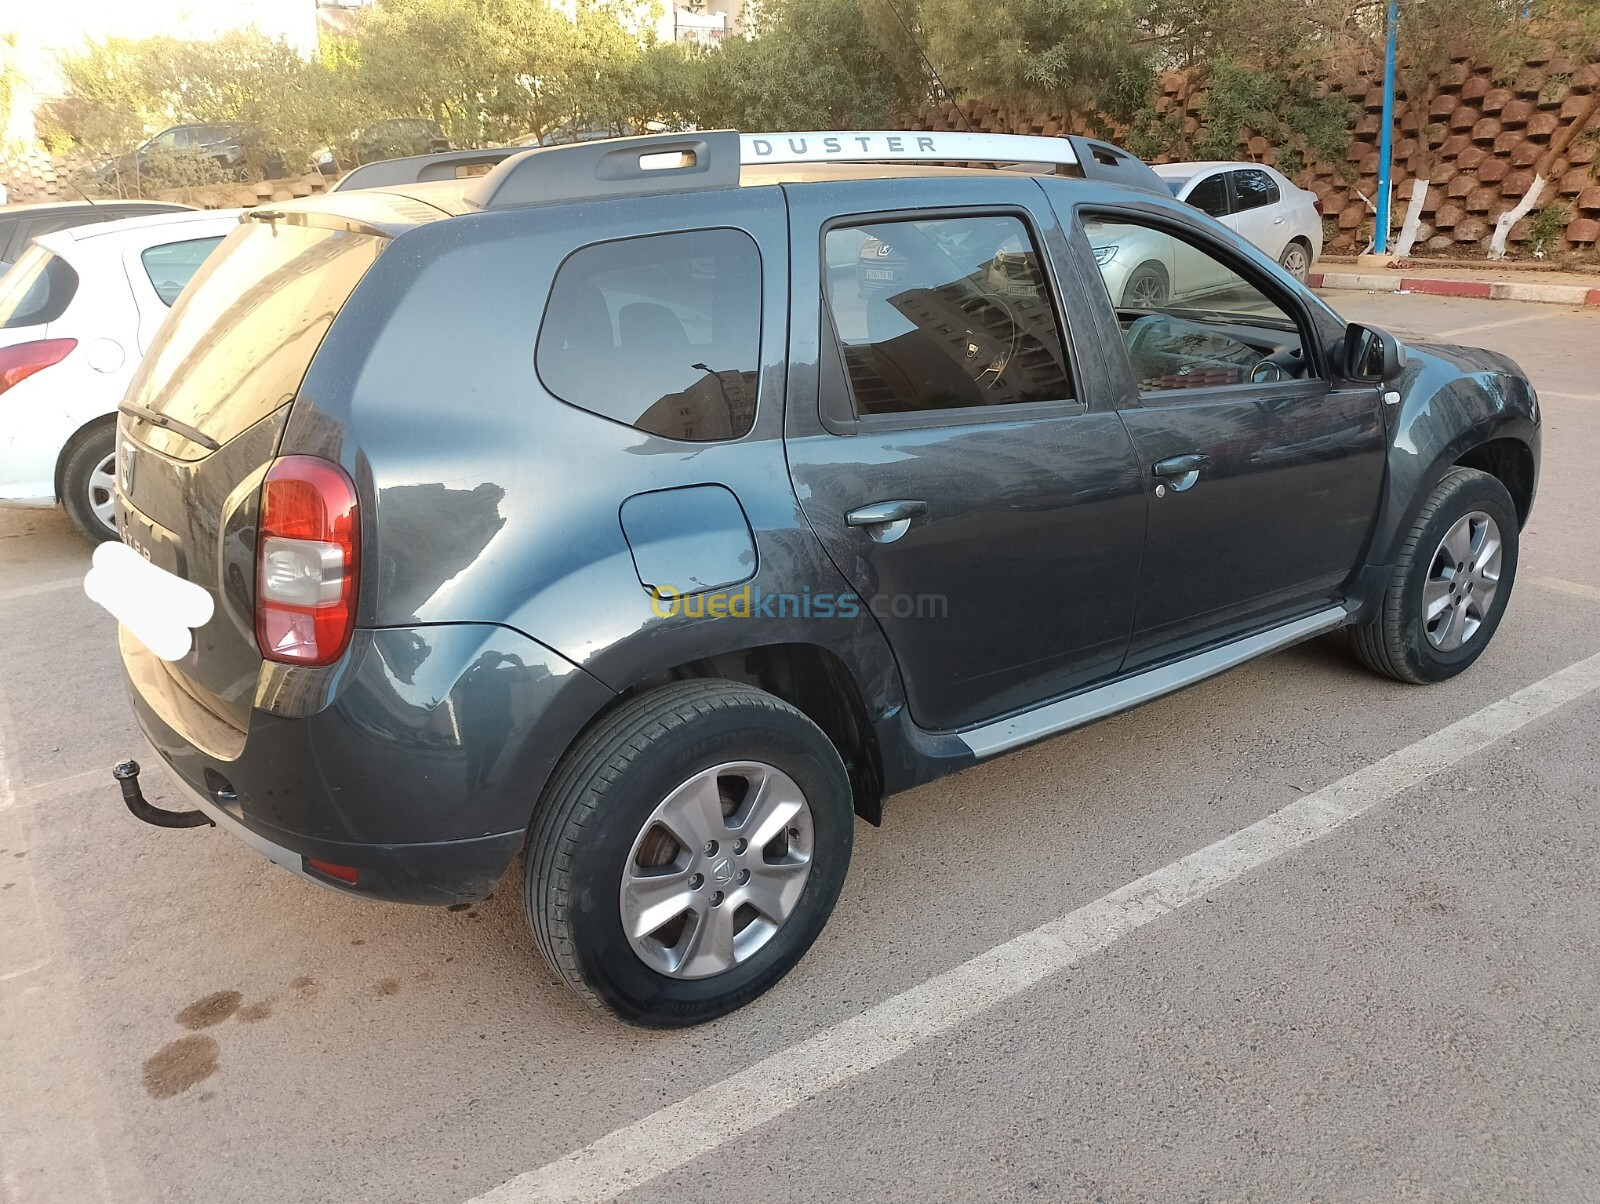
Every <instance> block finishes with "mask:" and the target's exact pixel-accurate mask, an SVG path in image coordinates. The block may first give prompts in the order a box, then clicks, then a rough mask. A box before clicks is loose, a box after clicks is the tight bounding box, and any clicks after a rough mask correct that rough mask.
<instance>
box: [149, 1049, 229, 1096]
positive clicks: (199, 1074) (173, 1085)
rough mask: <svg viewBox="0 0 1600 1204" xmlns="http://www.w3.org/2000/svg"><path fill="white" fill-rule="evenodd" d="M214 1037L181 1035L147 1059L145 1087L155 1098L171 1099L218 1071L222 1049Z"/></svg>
mask: <svg viewBox="0 0 1600 1204" xmlns="http://www.w3.org/2000/svg"><path fill="white" fill-rule="evenodd" d="M221 1048H222V1047H221V1046H219V1045H218V1044H217V1042H216V1038H214V1037H200V1036H195V1037H179V1038H178V1039H177V1040H176V1041H171V1042H168V1043H167V1044H166V1045H163V1046H162V1047H161V1048H160V1049H159V1050H158V1051H156V1053H154V1054H152V1055H151V1056H150V1057H149V1058H147V1059H146V1060H145V1064H144V1089H145V1090H146V1091H147V1092H149V1093H150V1096H151V1098H153V1099H171V1098H172V1097H173V1096H174V1095H179V1094H181V1093H183V1092H185V1091H187V1090H189V1088H190V1087H193V1086H194V1085H195V1084H196V1083H198V1082H201V1081H202V1080H204V1079H208V1078H210V1077H211V1076H212V1075H214V1074H216V1073H217V1054H218V1052H219V1051H220V1050H221Z"/></svg>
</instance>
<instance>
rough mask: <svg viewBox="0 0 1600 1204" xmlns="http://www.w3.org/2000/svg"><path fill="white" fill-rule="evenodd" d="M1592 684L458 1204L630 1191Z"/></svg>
mask: <svg viewBox="0 0 1600 1204" xmlns="http://www.w3.org/2000/svg"><path fill="white" fill-rule="evenodd" d="M1597 687H1600V654H1597V655H1595V656H1591V657H1589V658H1588V659H1587V660H1583V661H1579V662H1578V663H1576V664H1574V665H1570V666H1568V667H1567V668H1565V669H1562V670H1561V671H1559V672H1557V673H1553V674H1551V675H1550V676H1549V677H1546V678H1545V679H1543V680H1542V681H1539V682H1536V683H1534V684H1533V685H1531V686H1528V687H1526V688H1525V689H1521V690H1518V691H1517V692H1516V693H1515V694H1512V695H1511V696H1510V697H1508V698H1504V699H1501V700H1500V701H1499V702H1496V703H1492V704H1490V705H1489V706H1486V707H1484V708H1483V709H1482V710H1481V711H1477V712H1476V713H1474V714H1472V715H1469V716H1467V717H1466V718H1465V719H1462V720H1460V721H1459V722H1457V723H1453V724H1451V725H1450V726H1449V727H1447V728H1444V729H1442V730H1440V731H1437V732H1435V733H1433V735H1431V736H1427V737H1424V738H1423V739H1421V740H1419V741H1417V742H1416V743H1415V744H1412V745H1408V746H1407V747H1405V748H1402V749H1400V750H1399V751H1398V752H1394V753H1391V754H1389V755H1388V756H1387V757H1384V758H1383V759H1382V760H1381V761H1377V762H1375V763H1374V764H1372V765H1369V766H1367V767H1366V768H1364V769H1358V770H1357V771H1356V772H1355V773H1352V774H1350V775H1349V776H1347V777H1343V778H1340V779H1339V780H1338V781H1336V782H1333V783H1331V784H1330V785H1327V786H1324V787H1323V788H1322V789H1321V790H1318V791H1316V792H1315V793H1313V794H1308V795H1306V796H1305V797H1304V798H1302V799H1299V800H1298V801H1296V802H1293V803H1291V804H1289V805H1288V806H1287V807H1285V808H1283V810H1281V811H1277V812H1274V813H1273V814H1272V815H1269V816H1267V817H1266V818H1265V819H1262V820H1259V821H1258V822H1256V823H1253V824H1251V825H1250V826H1249V827H1247V828H1243V829H1241V830H1240V831H1238V832H1235V833H1234V834H1233V835H1231V836H1227V837H1224V838H1223V839H1222V840H1219V841H1217V842H1216V843H1215V844H1212V845H1208V846H1207V847H1206V848H1203V849H1201V850H1199V851H1198V852H1195V853H1190V854H1189V855H1188V856H1187V857H1183V858H1180V859H1179V860H1177V861H1174V862H1173V863H1172V864H1171V865H1168V866H1165V867H1163V868H1162V869H1159V870H1156V871H1155V872H1154V873H1151V874H1146V875H1145V876H1144V877H1143V878H1140V879H1139V880H1138V881H1136V882H1130V883H1129V884H1128V885H1127V886H1124V887H1122V888H1121V889H1119V890H1115V891H1112V892H1111V893H1110V894H1109V895H1106V896H1105V897H1104V898H1102V899H1098V900H1096V901H1095V902H1093V903H1090V904H1088V905H1087V906H1085V907H1080V908H1079V909H1078V910H1077V911H1074V912H1070V913H1068V914H1067V915H1065V916H1062V917H1061V918H1059V919H1056V920H1052V921H1050V922H1049V923H1046V924H1043V925H1041V926H1040V927H1038V928H1035V929H1033V930H1032V931H1030V932H1025V933H1023V934H1022V935H1020V936H1017V937H1013V938H1012V939H1011V940H1009V941H1006V942H1005V943H1004V944H1002V945H997V946H996V947H995V948H993V949H990V950H989V951H988V952H986V953H982V954H979V955H978V956H977V957H975V958H973V959H972V960H971V961H968V962H964V963H962V964H961V965H959V966H956V967H954V968H953V969H950V970H946V971H945V972H944V973H942V974H939V975H937V976H935V977H934V978H931V979H929V980H928V981H927V982H925V983H922V984H921V985H920V986H916V987H912V988H911V989H910V990H907V991H904V992H902V993H901V994H899V995H895V996H893V997H891V998H889V999H886V1000H884V1001H883V1002H882V1003H880V1004H878V1005H877V1006H875V1007H873V1008H870V1009H869V1010H868V1011H866V1012H863V1013H862V1014H861V1015H859V1016H855V1017H853V1018H851V1019H849V1020H846V1021H843V1022H842V1023H840V1024H836V1025H834V1026H833V1027H831V1028H828V1029H824V1030H823V1031H822V1032H819V1033H817V1034H816V1035H815V1036H813V1037H810V1038H808V1039H807V1040H805V1041H802V1042H800V1043H799V1044H797V1045H793V1046H790V1047H789V1048H788V1049H785V1050H782V1051H780V1052H778V1053H775V1054H772V1055H771V1056H769V1057H766V1058H763V1059H762V1060H761V1061H759V1062H756V1063H755V1064H754V1065H752V1066H749V1067H747V1068H745V1069H744V1070H741V1071H739V1072H738V1073H737V1074H734V1075H732V1076H730V1077H729V1078H726V1079H723V1080H722V1081H721V1082H718V1083H713V1084H712V1085H711V1086H709V1087H706V1088H704V1089H703V1090H700V1091H697V1092H695V1093H694V1094H693V1095H691V1096H689V1097H688V1098H686V1099H683V1100H680V1101H679V1102H677V1103H675V1104H671V1105H669V1106H667V1107H665V1108H662V1109H661V1110H660V1111H658V1112H652V1113H651V1114H650V1115H649V1116H646V1117H644V1118H643V1119H642V1120H639V1121H636V1122H634V1123H633V1124H631V1125H627V1126H625V1127H623V1128H620V1129H617V1130H616V1131H615V1132H612V1133H608V1134H607V1135H606V1136H604V1137H601V1138H600V1139H598V1140H597V1141H594V1142H591V1143H590V1144H589V1145H586V1146H584V1147H583V1148H582V1149H579V1150H574V1151H573V1152H572V1153H570V1154H568V1155H566V1156H565V1157H563V1158H559V1159H557V1160H556V1161H554V1162H551V1163H548V1164H547V1165H545V1166H542V1167H540V1168H539V1169H538V1170H534V1171H529V1172H527V1173H525V1174H522V1175H519V1176H517V1177H516V1178H515V1179H511V1180H508V1181H507V1182H505V1183H502V1184H501V1185H500V1186H499V1187H496V1188H494V1189H492V1190H491V1191H488V1192H486V1193H484V1194H483V1195H481V1196H477V1197H474V1199H473V1200H471V1201H469V1202H468V1204H532V1202H533V1201H571V1202H580V1201H591V1200H609V1199H611V1198H613V1197H614V1196H617V1195H620V1194H621V1193H622V1192H625V1191H631V1190H632V1189H634V1188H636V1187H639V1186H641V1185H642V1184H645V1183H648V1182H650V1181H651V1180H652V1179H655V1178H656V1177H658V1176H660V1175H664V1174H666V1173H668V1172H669V1171H673V1170H676V1169H677V1168H679V1167H681V1166H684V1165H686V1164H687V1163H689V1162H691V1161H693V1160H694V1159H695V1158H697V1157H699V1156H700V1155H702V1154H705V1153H708V1152H710V1151H712V1150H715V1149H717V1148H718V1147H720V1146H723V1145H726V1144H727V1143H728V1142H730V1141H732V1140H734V1139H735V1138H736V1137H739V1136H740V1135H742V1134H744V1133H747V1132H749V1131H750V1130H752V1129H754V1128H756V1127H758V1126H759V1125H763V1124H765V1123H766V1122H767V1121H769V1120H772V1119H774V1118H775V1117H778V1116H781V1115H783V1114H784V1113H786V1112H789V1111H790V1110H792V1109H794V1108H796V1107H798V1106H799V1105H800V1104H802V1103H804V1102H806V1101H807V1100H810V1099H813V1098H815V1097H817V1096H820V1095H822V1094H823V1093H824V1092H826V1091H829V1090H831V1089H832V1088H834V1087H837V1086H839V1085H840V1084H841V1083H845V1082H848V1081H849V1080H851V1079H853V1078H856V1077H857V1076H859V1075H862V1074H865V1073H866V1072H867V1071H869V1070H873V1069H875V1068H876V1067H878V1066H882V1065H883V1064H884V1063H886V1062H889V1061H892V1060H893V1059H895V1058H897V1057H899V1056H900V1055H901V1054H904V1053H906V1052H907V1051H908V1050H910V1049H912V1048H913V1047H914V1046H916V1045H918V1044H920V1043H922V1042H923V1041H926V1040H928V1039H929V1038H931V1037H935V1036H937V1035H939V1034H940V1033H944V1032H948V1031H949V1030H950V1029H953V1028H956V1027H957V1026H959V1025H961V1024H964V1023H966V1022H968V1021H970V1020H972V1019H973V1018H974V1017H976V1016H977V1015H978V1014H979V1013H981V1012H983V1011H984V1010H985V1009H986V1008H990V1007H993V1006H994V1005H996V1004H998V1003H1002V1002H1004V1001H1006V1000H1009V999H1013V998H1015V997H1016V996H1018V995H1020V994H1022V992H1024V991H1026V990H1027V989H1028V988H1029V987H1031V986H1034V985H1035V984H1036V983H1038V982H1040V981H1041V980H1042V979H1044V978H1047V977H1049V976H1050V975H1052V974H1055V973H1057V972H1059V971H1061V970H1064V969H1066V968H1067V967H1068V966H1071V965H1073V964H1074V963H1076V962H1078V961H1081V960H1082V959H1084V958H1086V957H1088V956H1090V955H1091V954H1093V953H1096V952H1098V951H1099V950H1101V949H1104V948H1105V947H1106V946H1108V945H1110V944H1111V943H1112V942H1114V941H1116V940H1118V939H1120V938H1122V937H1124V936H1128V935H1129V934H1130V933H1133V932H1136V931H1138V930H1139V929H1140V928H1143V927H1144V926H1145V925H1146V924H1149V923H1150V922H1151V921H1153V920H1157V919H1160V918H1161V917H1162V916H1164V915H1167V914H1168V913H1170V912H1173V911H1176V910H1177V909H1178V908H1180V907H1183V906H1185V905H1186V904H1189V903H1193V902H1195V901H1196V900H1198V899H1202V898H1204V897H1205V896H1206V895H1207V894H1209V893H1210V892H1211V891H1214V890H1216V889H1217V888H1218V887H1221V886H1224V885H1226V884H1228V883H1230V882H1233V881H1235V880H1236V879H1238V878H1240V877H1242V876H1243V875H1244V874H1247V873H1249V872H1250V871H1251V870H1254V869H1258V868H1260V867H1261V866H1263V865H1266V864H1267V863H1268V862H1271V861H1274V860H1276V859H1277V858H1279V857H1282V856H1283V855H1284V854H1286V853H1290V852H1293V851H1294V850H1295V849H1298V848H1301V847H1303V846H1305V845H1307V844H1310V843H1311V842H1312V841H1314V840H1317V839H1319V838H1320V837H1323V836H1326V835H1327V834H1328V833H1330V832H1332V831H1334V830H1335V829H1337V828H1339V827H1340V826H1341V825H1343V824H1345V823H1348V822H1349V821H1350V820H1352V819H1354V818H1356V817H1357V816H1359V815H1362V814H1363V813H1365V812H1366V811H1369V810H1371V809H1372V808H1373V807H1376V806H1377V805H1378V804H1379V803H1382V802H1385V801H1387V800H1388V799H1392V798H1394V797H1395V796H1396V795H1398V794H1400V793H1401V792H1402V791H1404V790H1406V789H1408V788H1410V787H1412V786H1415V785H1416V784H1418V783H1419V782H1422V781H1423V780H1425V779H1426V778H1428V777H1429V776H1430V775H1432V774H1435V773H1438V772H1439V771H1440V770H1442V769H1447V768H1449V767H1450V766H1452V765H1454V764H1456V763H1457V762H1459V761H1461V760H1462V759H1464V758H1466V757H1469V756H1471V755H1472V754H1473V753H1476V752H1480V751H1482V750H1483V749H1485V748H1487V747H1489V745H1491V744H1493V743H1494V742H1495V741H1497V740H1499V739H1501V738H1502V737H1504V736H1506V735H1509V734H1510V733H1512V732H1514V731H1516V730H1517V729H1518V728H1521V727H1522V726H1524V725H1525V724H1528V723H1531V722H1533V721H1534V720H1536V719H1539V718H1541V717H1543V716H1545V715H1548V714H1549V713H1550V712H1552V711H1554V710H1556V709H1557V708H1559V707H1561V706H1564V705H1565V704H1567V703H1569V702H1572V701H1573V700H1575V699H1577V698H1581V697H1583V696H1584V695H1585V694H1588V693H1589V692H1590V691H1592V690H1594V689H1596V688H1597ZM757 1006H759V1005H757Z"/></svg>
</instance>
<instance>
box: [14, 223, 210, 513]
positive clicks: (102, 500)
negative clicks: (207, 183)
mask: <svg viewBox="0 0 1600 1204" xmlns="http://www.w3.org/2000/svg"><path fill="white" fill-rule="evenodd" d="M239 213H240V211H239V210H237V209H229V210H212V211H210V212H203V211H194V210H190V211H186V212H180V213H164V214H158V215H154V216H151V217H134V218H127V219H125V220H122V221H115V222H104V223H101V224H99V225H91V226H78V227H75V228H73V229H70V230H58V231H56V232H55V233H52V234H46V235H42V236H40V237H39V238H37V239H35V240H34V243H33V245H32V246H30V247H29V248H28V249H27V250H26V251H25V252H23V254H22V257H21V258H20V259H19V260H18V261H17V262H16V264H15V265H14V266H13V267H12V268H11V270H10V271H8V272H7V273H6V274H5V275H4V276H3V277H0V505H5V506H53V505H55V504H56V503H57V502H60V503H61V504H62V505H63V506H64V507H65V508H66V511H67V517H68V518H70V519H71V520H72V524H73V526H74V527H76V528H77V529H78V531H79V532H80V533H81V534H82V535H83V536H84V537H85V538H86V539H89V540H91V541H93V542H99V541H100V540H104V539H111V538H114V537H115V536H116V527H115V526H114V517H115V516H114V510H115V502H114V498H113V486H114V484H115V476H114V473H115V465H116V455H115V449H116V431H117V420H116V414H117V406H118V405H120V404H121V402H122V399H123V397H124V396H125V394H126V391H127V387H128V382H129V380H130V379H131V378H132V376H133V373H134V370H135V369H136V368H138V366H139V361H140V359H141V358H142V357H143V355H144V353H145V351H146V350H148V348H149V347H150V343H151V341H152V340H153V339H154V338H155V334H156V331H157V330H158V329H159V328H160V326H161V323H162V320H163V319H164V318H165V317H166V316H167V311H168V309H170V308H171V306H172V303H173V302H174V301H176V300H177V299H178V294H179V293H180V292H182V291H183V286H184V285H185V284H187V283H188V282H189V278H190V277H191V276H193V275H194V274H195V272H196V271H197V270H198V269H199V267H200V265H201V264H202V263H203V262H205V259H206V256H208V255H209V254H210V253H211V251H212V250H213V248H215V247H216V245H217V244H218V243H220V242H221V241H222V240H223V238H224V237H226V236H227V234H228V232H229V231H230V230H232V229H234V227H236V226H237V225H238V224H239Z"/></svg>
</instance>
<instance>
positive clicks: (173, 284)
mask: <svg viewBox="0 0 1600 1204" xmlns="http://www.w3.org/2000/svg"><path fill="white" fill-rule="evenodd" d="M221 242H222V235H220V234H218V235H217V236H216V237H215V238H191V239H190V240H189V241H188V242H169V243H163V244H162V245H161V246H159V247H147V248H146V249H145V250H144V251H143V252H142V253H141V254H140V255H139V262H140V263H142V264H144V274H145V275H146V276H148V277H150V284H151V286H152V287H153V288H154V289H155V290H156V296H158V297H160V298H161V303H162V304H163V305H165V306H167V307H168V308H171V306H172V304H173V302H175V301H176V300H177V299H178V294H179V293H181V292H183V286H184V285H186V284H188V283H189V281H190V280H191V279H193V277H194V274H195V273H196V272H198V271H199V270H200V265H201V264H202V263H204V262H205V261H206V256H208V255H210V254H211V252H213V251H215V250H216V249H217V245H218V244H219V243H221Z"/></svg>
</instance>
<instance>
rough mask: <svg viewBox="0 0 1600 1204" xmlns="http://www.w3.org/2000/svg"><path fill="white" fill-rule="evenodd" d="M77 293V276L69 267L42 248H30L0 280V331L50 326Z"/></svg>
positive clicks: (64, 261) (69, 265)
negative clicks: (22, 327)
mask: <svg viewBox="0 0 1600 1204" xmlns="http://www.w3.org/2000/svg"><path fill="white" fill-rule="evenodd" d="M77 292H78V273H77V272H75V271H73V270H72V265H71V264H69V263H68V262H67V261H66V260H65V259H61V258H58V257H57V256H55V255H52V254H50V252H49V251H46V250H45V249H44V248H43V247H32V248H30V249H29V250H28V251H27V252H25V253H24V254H23V256H22V258H21V259H19V260H17V262H16V264H15V266H13V267H12V269H11V270H10V271H9V272H7V273H6V274H5V275H4V276H0V330H15V329H17V328H18V327H21V326H43V325H44V324H45V323H46V322H54V321H55V320H56V319H57V318H59V317H60V316H61V315H62V314H64V313H66V312H67V306H68V305H70V304H72V298H73V297H74V296H75V295H77Z"/></svg>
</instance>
